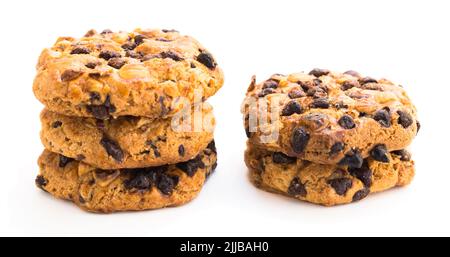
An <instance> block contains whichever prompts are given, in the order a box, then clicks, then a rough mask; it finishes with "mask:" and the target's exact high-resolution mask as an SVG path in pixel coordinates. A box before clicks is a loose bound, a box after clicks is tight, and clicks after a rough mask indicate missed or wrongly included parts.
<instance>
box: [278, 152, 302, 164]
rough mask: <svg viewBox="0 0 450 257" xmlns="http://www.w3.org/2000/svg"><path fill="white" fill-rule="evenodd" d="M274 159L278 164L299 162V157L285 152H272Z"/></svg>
mask: <svg viewBox="0 0 450 257" xmlns="http://www.w3.org/2000/svg"><path fill="white" fill-rule="evenodd" d="M272 161H273V163H276V164H292V163H296V162H297V158H295V157H290V156H287V155H285V154H284V153H279V152H275V153H273V154H272Z"/></svg>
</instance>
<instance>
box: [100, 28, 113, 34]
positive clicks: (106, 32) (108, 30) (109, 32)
mask: <svg viewBox="0 0 450 257" xmlns="http://www.w3.org/2000/svg"><path fill="white" fill-rule="evenodd" d="M111 33H113V32H112V30H110V29H105V30H103V31H102V32H100V34H102V35H105V34H111Z"/></svg>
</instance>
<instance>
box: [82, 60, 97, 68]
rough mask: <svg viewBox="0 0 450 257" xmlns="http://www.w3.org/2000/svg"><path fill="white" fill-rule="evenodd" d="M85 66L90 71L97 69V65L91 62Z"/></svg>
mask: <svg viewBox="0 0 450 257" xmlns="http://www.w3.org/2000/svg"><path fill="white" fill-rule="evenodd" d="M84 66H86V67H87V68H89V69H95V67H97V63H95V62H89V63H86V65H84Z"/></svg>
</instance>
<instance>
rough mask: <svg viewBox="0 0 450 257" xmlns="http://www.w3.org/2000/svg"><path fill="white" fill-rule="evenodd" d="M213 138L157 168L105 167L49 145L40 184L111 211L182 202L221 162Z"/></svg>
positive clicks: (93, 209)
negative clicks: (191, 154) (195, 150)
mask: <svg viewBox="0 0 450 257" xmlns="http://www.w3.org/2000/svg"><path fill="white" fill-rule="evenodd" d="M216 158H217V157H216V150H215V147H214V144H213V143H211V144H210V145H209V146H208V148H206V149H204V150H203V151H202V152H201V153H200V154H199V155H198V156H197V157H195V158H194V159H192V160H189V161H187V162H183V163H178V164H174V165H165V166H159V167H151V168H139V169H120V170H101V169H97V168H95V167H92V166H90V165H88V164H85V163H83V162H79V161H76V160H72V159H70V158H67V157H65V156H62V155H60V154H56V153H53V152H50V151H48V150H44V152H43V153H42V155H41V156H40V158H39V161H38V163H39V167H40V174H39V175H38V176H37V178H36V186H37V187H39V188H41V189H42V190H44V191H46V192H48V193H50V194H51V195H53V196H54V197H57V198H61V199H65V200H69V201H73V202H74V203H75V204H76V205H78V206H79V207H80V208H82V209H84V210H87V211H91V212H101V213H110V212H117V211H138V210H148V209H158V208H164V207H172V206H179V205H182V204H185V203H187V202H189V201H191V200H192V199H194V198H195V197H196V196H197V195H198V194H199V192H200V190H201V188H202V186H203V184H204V183H205V180H206V178H207V176H208V175H209V174H210V173H211V172H213V171H214V169H215V167H216V160H217V159H216Z"/></svg>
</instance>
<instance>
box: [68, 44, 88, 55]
mask: <svg viewBox="0 0 450 257" xmlns="http://www.w3.org/2000/svg"><path fill="white" fill-rule="evenodd" d="M90 53H91V51H90V50H89V48H87V47H83V46H80V47H76V48H74V49H72V51H70V54H90Z"/></svg>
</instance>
